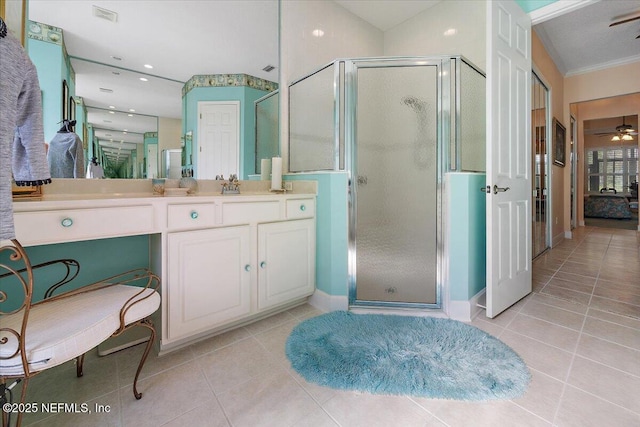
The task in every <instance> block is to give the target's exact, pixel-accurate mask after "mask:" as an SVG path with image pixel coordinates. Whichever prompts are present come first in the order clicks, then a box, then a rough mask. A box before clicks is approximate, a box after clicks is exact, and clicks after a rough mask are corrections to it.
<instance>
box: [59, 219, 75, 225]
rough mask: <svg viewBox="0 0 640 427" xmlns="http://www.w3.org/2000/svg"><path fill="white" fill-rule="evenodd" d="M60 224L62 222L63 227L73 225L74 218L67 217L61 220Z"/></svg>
mask: <svg viewBox="0 0 640 427" xmlns="http://www.w3.org/2000/svg"><path fill="white" fill-rule="evenodd" d="M60 224H62V226H63V227H71V226H72V225H73V220H72V219H71V218H65V219H63V220H62V221H61V222H60Z"/></svg>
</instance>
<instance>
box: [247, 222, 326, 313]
mask: <svg viewBox="0 0 640 427" xmlns="http://www.w3.org/2000/svg"><path fill="white" fill-rule="evenodd" d="M315 248H316V228H315V220H313V219H304V220H297V221H285V222H275V223H272V224H260V225H259V226H258V309H259V310H264V309H267V308H270V307H273V306H276V305H278V304H280V303H285V302H287V301H289V300H292V299H295V298H302V297H305V296H309V295H311V294H312V293H313V291H314V289H315V256H316V254H315V252H316V251H315Z"/></svg>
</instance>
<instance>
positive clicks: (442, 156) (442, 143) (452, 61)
mask: <svg viewBox="0 0 640 427" xmlns="http://www.w3.org/2000/svg"><path fill="white" fill-rule="evenodd" d="M459 60H461V58H460V57H453V56H429V57H387V58H363V59H348V60H341V62H343V63H344V76H345V77H344V98H345V105H344V112H345V113H344V154H345V169H346V171H347V172H348V177H349V180H348V202H349V207H348V212H349V218H348V230H349V236H348V281H349V283H348V299H349V307H350V308H356V307H357V308H404V309H418V310H420V309H442V308H443V307H442V283H443V272H444V268H443V264H444V262H443V253H444V251H443V242H444V239H443V236H444V230H443V225H444V224H443V212H442V205H443V203H442V195H443V194H444V188H443V185H444V179H443V178H444V171H445V165H448V160H449V153H450V150H451V149H450V147H449V144H450V143H451V141H452V139H451V135H452V134H453V135H455V133H456V120H451V119H450V118H451V117H452V114H451V111H450V109H451V108H450V106H451V105H455V109H456V111H455V112H454V114H453V117H457V115H458V114H459V108H460V106H459V102H457V98H454V100H451V97H456V96H457V94H456V92H455V91H454V92H453V93H452V91H453V90H454V89H455V87H454V85H455V84H456V83H457V84H459V83H460V66H457V65H458V62H457V61H459ZM408 66H411V67H415V66H435V67H436V117H437V119H436V123H437V126H436V181H437V182H436V212H437V215H436V283H435V287H436V301H435V303H415V302H395V301H372V300H358V299H357V283H356V282H357V280H356V278H357V271H356V260H357V249H356V237H357V236H356V229H357V227H356V226H357V224H356V219H357V191H358V190H357V184H358V183H357V173H356V172H357V150H356V141H357V126H356V115H357V110H356V106H357V87H358V86H357V83H358V82H357V80H358V79H357V72H358V68H380V67H408ZM445 71H446V72H445ZM452 76H454V77H455V80H454V79H453V78H452ZM445 88H446V89H445ZM454 103H455V104H454ZM456 154H457V153H456V152H455V151H454V153H453V156H455V157H457V156H456ZM453 156H452V157H453Z"/></svg>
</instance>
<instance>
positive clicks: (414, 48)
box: [384, 0, 487, 70]
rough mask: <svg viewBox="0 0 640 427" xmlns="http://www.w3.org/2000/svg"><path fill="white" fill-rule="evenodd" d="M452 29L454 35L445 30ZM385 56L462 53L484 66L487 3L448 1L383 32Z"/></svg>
mask: <svg viewBox="0 0 640 427" xmlns="http://www.w3.org/2000/svg"><path fill="white" fill-rule="evenodd" d="M449 29H455V31H456V33H455V34H453V35H445V34H444V33H445V31H447V30H449ZM384 54H385V55H388V56H416V55H463V56H465V57H466V58H467V59H469V60H470V61H471V62H473V63H474V64H475V65H476V66H477V67H479V68H480V69H482V70H485V69H486V62H487V60H486V4H485V2H483V1H454V0H447V1H443V2H440V3H438V4H436V5H435V6H433V7H431V8H429V9H427V10H425V11H424V12H422V13H420V14H418V15H416V16H414V17H413V18H411V19H409V20H407V21H405V22H403V23H402V24H400V25H398V26H396V27H395V28H392V29H390V30H388V31H386V32H385V34H384Z"/></svg>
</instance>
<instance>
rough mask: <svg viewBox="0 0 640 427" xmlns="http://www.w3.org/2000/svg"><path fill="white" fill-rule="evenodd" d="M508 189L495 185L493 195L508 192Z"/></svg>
mask: <svg viewBox="0 0 640 427" xmlns="http://www.w3.org/2000/svg"><path fill="white" fill-rule="evenodd" d="M509 190H510V188H509V187H504V188H502V187H498V186H497V185H494V186H493V194H498V193H504V192H505V191H509Z"/></svg>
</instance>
